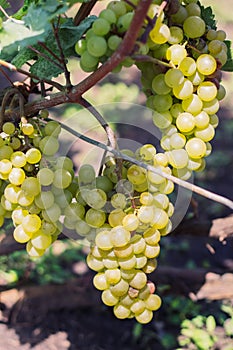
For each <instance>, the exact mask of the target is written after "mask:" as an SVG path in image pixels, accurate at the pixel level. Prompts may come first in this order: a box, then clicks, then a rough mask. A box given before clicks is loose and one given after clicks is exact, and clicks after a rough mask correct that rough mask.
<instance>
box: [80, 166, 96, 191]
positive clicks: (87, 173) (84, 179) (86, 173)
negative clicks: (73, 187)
mask: <svg viewBox="0 0 233 350" xmlns="http://www.w3.org/2000/svg"><path fill="white" fill-rule="evenodd" d="M78 180H79V185H80V186H82V185H88V184H91V183H92V182H93V181H94V180H95V169H94V168H93V166H92V165H90V164H83V165H82V166H81V167H80V168H79V172H78Z"/></svg>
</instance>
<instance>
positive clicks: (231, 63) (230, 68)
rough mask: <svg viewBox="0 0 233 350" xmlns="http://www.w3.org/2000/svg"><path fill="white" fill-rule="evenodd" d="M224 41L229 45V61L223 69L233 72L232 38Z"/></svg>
mask: <svg viewBox="0 0 233 350" xmlns="http://www.w3.org/2000/svg"><path fill="white" fill-rule="evenodd" d="M224 43H225V44H226V45H227V61H226V63H225V64H224V66H223V67H222V68H221V70H223V71H225V72H233V48H232V43H231V41H230V40H225V41H224Z"/></svg>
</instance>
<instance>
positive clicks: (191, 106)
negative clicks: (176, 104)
mask: <svg viewBox="0 0 233 350" xmlns="http://www.w3.org/2000/svg"><path fill="white" fill-rule="evenodd" d="M181 105H182V108H183V110H184V111H185V112H188V113H191V114H193V115H195V114H198V113H200V112H201V110H202V107H203V103H202V99H201V96H200V95H196V94H192V95H191V96H190V97H188V98H186V99H185V100H183V101H182V104H181Z"/></svg>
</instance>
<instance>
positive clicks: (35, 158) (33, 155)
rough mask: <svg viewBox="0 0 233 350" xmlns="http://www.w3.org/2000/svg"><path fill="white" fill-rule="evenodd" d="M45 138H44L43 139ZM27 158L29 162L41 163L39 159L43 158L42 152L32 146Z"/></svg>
mask: <svg viewBox="0 0 233 350" xmlns="http://www.w3.org/2000/svg"><path fill="white" fill-rule="evenodd" d="M44 139H45V138H44ZM44 139H42V141H43V140H44ZM43 153H45V152H44V151H43ZM26 159H27V162H28V163H30V164H36V163H39V161H40V160H41V152H40V151H39V150H38V149H37V148H30V149H29V150H28V151H27V152H26Z"/></svg>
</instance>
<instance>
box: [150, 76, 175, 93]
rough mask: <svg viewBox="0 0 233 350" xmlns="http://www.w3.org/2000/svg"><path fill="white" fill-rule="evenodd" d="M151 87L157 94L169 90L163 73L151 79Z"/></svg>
mask: <svg viewBox="0 0 233 350" xmlns="http://www.w3.org/2000/svg"><path fill="white" fill-rule="evenodd" d="M152 89H153V90H154V92H155V93H156V94H158V95H167V94H169V92H170V91H171V88H170V87H169V86H168V85H167V84H166V82H165V75H164V74H158V75H156V76H155V77H154V79H153V81H152Z"/></svg>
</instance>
